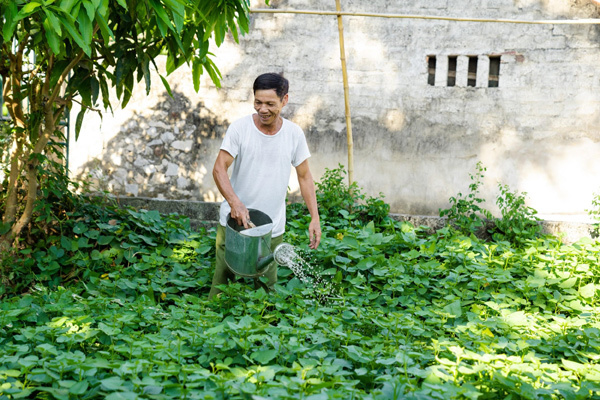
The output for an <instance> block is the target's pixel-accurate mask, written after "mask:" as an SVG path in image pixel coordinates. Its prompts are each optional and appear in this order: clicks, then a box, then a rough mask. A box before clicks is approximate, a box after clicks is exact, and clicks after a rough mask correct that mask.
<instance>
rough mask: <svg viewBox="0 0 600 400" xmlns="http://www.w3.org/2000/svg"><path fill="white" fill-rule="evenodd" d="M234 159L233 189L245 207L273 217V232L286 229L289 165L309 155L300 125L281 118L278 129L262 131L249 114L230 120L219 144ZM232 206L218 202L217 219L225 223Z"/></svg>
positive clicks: (298, 163)
mask: <svg viewBox="0 0 600 400" xmlns="http://www.w3.org/2000/svg"><path fill="white" fill-rule="evenodd" d="M221 150H225V151H226V152H228V153H229V154H231V156H232V157H233V158H234V159H235V160H234V162H233V165H232V173H231V177H230V181H231V185H232V186H233V190H234V192H235V193H236V194H237V196H238V197H239V198H240V200H241V201H242V203H244V205H245V206H246V207H247V208H254V209H257V210H260V211H262V212H264V213H265V214H267V215H268V216H269V217H270V218H271V219H272V220H273V230H272V233H271V234H272V236H273V237H277V236H280V235H283V232H284V231H285V197H286V194H287V188H288V183H289V179H290V172H291V169H292V166H294V167H297V166H298V165H300V164H302V162H303V161H304V160H306V159H307V158H308V157H310V152H309V150H308V145H307V143H306V137H305V136H304V132H303V131H302V128H300V127H299V126H298V125H296V124H295V123H293V122H291V121H289V120H287V119H285V118H283V124H282V126H281V129H280V130H279V131H278V132H277V133H276V134H274V135H265V134H264V133H262V132H261V131H259V130H258V128H257V127H256V125H255V124H254V120H253V117H252V115H248V116H246V117H243V118H240V119H238V120H237V121H235V122H233V123H232V124H231V125H230V126H229V128H228V129H227V132H226V133H225V138H224V139H223V143H222V144H221ZM230 211H231V207H230V206H229V203H227V201H226V200H225V201H223V203H221V209H220V215H219V222H220V224H221V225H223V226H225V225H226V223H227V215H228V214H229V213H230Z"/></svg>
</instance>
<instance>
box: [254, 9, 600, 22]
mask: <svg viewBox="0 0 600 400" xmlns="http://www.w3.org/2000/svg"><path fill="white" fill-rule="evenodd" d="M250 12H251V13H263V14H308V15H335V16H337V17H338V18H339V17H341V16H345V17H373V18H399V19H428V20H438V21H456V22H493V23H503V24H532V25H599V24H600V19H599V18H585V19H549V20H521V19H503V18H469V17H444V16H439V15H411V14H385V13H366V12H342V11H315V10H275V9H268V8H251V9H250Z"/></svg>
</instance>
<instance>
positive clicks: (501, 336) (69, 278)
mask: <svg viewBox="0 0 600 400" xmlns="http://www.w3.org/2000/svg"><path fill="white" fill-rule="evenodd" d="M341 175H342V173H341V172H340V171H339V170H333V171H330V172H329V174H326V176H325V177H324V180H323V181H322V182H321V184H320V185H319V196H320V198H321V199H325V198H330V199H332V200H333V197H332V196H333V195H334V193H341V195H340V197H343V198H344V199H345V200H344V202H343V204H338V203H334V202H333V201H331V202H329V203H325V204H322V206H323V214H324V218H323V239H322V243H321V246H320V247H319V248H318V249H317V250H315V251H310V250H308V246H307V242H308V240H307V227H308V224H309V222H310V217H309V216H308V215H307V214H306V213H305V212H303V211H302V206H300V205H294V206H292V207H290V212H289V215H288V217H289V219H288V230H287V232H286V236H285V240H286V241H288V242H290V243H292V244H294V245H296V247H297V248H298V249H299V251H300V252H301V253H302V254H303V256H304V257H305V259H306V260H307V261H308V262H309V263H310V265H312V266H313V267H314V269H316V270H317V271H318V274H319V275H320V276H324V277H327V278H328V279H327V280H328V281H330V282H335V285H334V286H331V285H330V286H329V287H330V288H331V287H333V290H332V292H331V293H330V294H329V295H328V296H322V295H319V293H316V292H318V291H319V288H316V289H315V288H313V287H312V286H311V285H306V284H304V283H302V282H301V281H299V280H298V279H297V278H296V277H295V276H294V275H293V274H292V272H291V271H290V270H289V269H287V268H283V267H282V268H280V270H279V284H278V286H277V290H276V291H275V292H274V293H268V294H267V293H265V292H264V291H262V290H259V291H254V290H253V289H252V285H251V283H250V282H246V281H239V282H237V283H235V284H232V285H229V286H228V287H226V288H225V292H224V293H223V295H222V296H221V297H219V298H216V299H214V300H213V301H208V299H207V293H208V290H209V286H210V285H209V281H210V279H211V277H212V269H211V264H212V262H213V256H214V253H213V245H214V233H213V231H212V230H209V231H206V230H204V229H199V230H197V231H194V230H191V229H189V226H188V222H187V221H186V220H185V219H183V218H179V217H177V216H174V215H171V216H165V215H159V214H158V213H155V212H152V211H141V210H140V211H135V210H132V209H118V208H115V207H113V206H111V204H110V203H107V201H106V200H102V199H96V200H94V201H91V202H90V201H86V200H85V199H84V198H79V197H74V196H73V197H69V199H70V200H69V201H72V206H70V207H68V208H67V209H66V210H65V212H64V213H58V214H57V215H58V216H59V217H60V218H61V220H60V224H58V225H57V226H55V227H54V231H53V232H54V233H52V234H51V235H49V236H48V237H47V238H45V239H43V240H42V237H43V236H42V235H40V236H39V243H35V242H32V245H31V246H30V248H29V249H26V250H23V251H21V256H18V257H16V258H15V259H13V260H12V261H11V263H13V264H14V265H15V266H16V267H15V268H14V271H15V274H18V275H19V276H14V277H12V282H14V283H16V282H18V281H19V280H21V279H22V280H23V281H27V282H29V283H30V285H29V286H27V287H23V286H18V285H17V286H13V288H14V289H15V290H16V289H19V290H20V294H18V295H16V294H14V293H11V294H8V293H5V294H4V296H3V298H2V302H1V303H0V398H3V399H8V398H34V397H39V398H55V399H100V398H106V399H184V398H188V399H262V398H271V399H299V398H304V399H329V398H330V399H335V398H338V399H344V400H345V399H404V398H408V399H465V398H466V399H498V398H509V399H561V398H566V399H586V398H590V397H594V396H595V397H598V396H600V367H599V366H598V360H599V359H600V321H599V314H598V311H597V308H598V305H599V301H598V294H597V289H598V288H599V283H598V278H597V277H598V274H599V272H600V270H599V269H600V267H599V263H600V243H598V242H596V241H592V240H590V239H582V240H580V241H579V242H577V243H574V244H570V245H567V244H564V243H562V242H561V240H560V239H559V238H556V237H549V236H542V235H541V234H539V233H538V234H536V236H532V237H526V238H522V240H521V239H519V240H497V241H496V240H494V239H493V238H491V239H489V238H488V239H489V240H488V241H485V240H482V239H478V238H477V237H476V236H475V235H472V234H471V233H468V234H464V233H463V232H461V231H460V230H456V229H455V227H452V226H451V225H449V226H447V227H445V228H443V229H440V230H438V231H436V232H431V231H429V230H427V229H426V228H423V227H414V226H412V225H410V224H408V223H403V222H398V221H395V220H393V219H391V218H389V217H384V218H380V219H379V220H378V221H376V222H374V221H372V220H371V221H370V220H369V218H367V217H366V215H368V212H367V213H355V212H353V211H352V210H355V209H356V207H358V206H360V204H361V202H360V201H358V202H357V201H355V200H356V199H354V198H353V197H352V196H355V195H356V194H354V195H352V194H350V195H349V197H345V196H347V195H346V194H345V193H348V191H349V188H348V187H346V186H345V185H344V184H343V182H342V180H338V179H337V178H338V177H340V176H341ZM354 193H357V192H354ZM68 196H71V195H68ZM505 196H506V194H505ZM518 197H519V195H516V198H514V201H517V202H518ZM363 200H364V199H363ZM63 201H64V199H63ZM511 201H513V200H511ZM66 203H68V201H67V202H66ZM362 204H363V206H364V207H367V205H366V201H363V202H362ZM371 204H373V206H372V209H371V212H372V213H375V214H376V213H378V212H379V211H382V210H385V209H386V207H385V206H382V204H384V203H383V202H381V203H377V202H374V201H371ZM375 204H379V205H380V206H381V207H379V208H378V207H377V206H375ZM334 207H336V208H334ZM350 207H352V208H350ZM519 207H520V206H518V207H517V208H519ZM336 212H337V214H336ZM527 212H528V211H527ZM37 215H38V216H41V215H44V214H43V209H40V210H39V213H38V214H37ZM515 217H518V218H521V217H523V218H525V217H526V216H515ZM53 218H54V217H53ZM525 219H528V218H525ZM504 232H506V231H504ZM511 232H513V233H514V234H515V239H518V238H519V233H520V232H523V231H522V230H520V231H517V230H514V229H513V230H512V231H511ZM28 260H34V261H28ZM17 267H18V268H17ZM320 294H322V293H320Z"/></svg>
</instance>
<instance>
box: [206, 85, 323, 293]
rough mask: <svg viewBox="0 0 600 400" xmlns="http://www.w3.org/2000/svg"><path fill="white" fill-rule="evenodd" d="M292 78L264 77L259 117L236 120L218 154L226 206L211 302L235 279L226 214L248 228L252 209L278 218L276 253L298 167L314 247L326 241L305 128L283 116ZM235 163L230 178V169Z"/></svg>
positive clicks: (257, 94)
mask: <svg viewBox="0 0 600 400" xmlns="http://www.w3.org/2000/svg"><path fill="white" fill-rule="evenodd" d="M288 88H289V83H288V80H287V79H285V78H284V77H283V76H281V75H279V74H274V73H267V74H262V75H260V76H259V77H258V78H256V80H255V81H254V86H253V90H254V109H255V110H256V113H255V114H252V115H248V116H246V117H243V118H240V119H238V120H237V121H235V122H233V123H232V124H231V125H230V127H229V129H228V130H227V133H226V134H225V138H224V139H223V143H222V144H221V148H220V150H219V154H218V155H217V160H216V161H215V166H214V168H213V178H214V179H215V183H216V184H217V187H218V189H219V191H220V192H221V194H222V195H223V197H224V198H225V200H224V201H223V203H221V209H220V215H219V226H218V227H217V240H216V252H217V254H216V266H215V273H214V276H213V281H212V287H211V289H210V294H209V298H212V297H213V296H215V295H217V294H218V293H220V292H221V291H220V290H219V289H218V288H217V285H221V284H225V283H227V282H228V281H229V280H231V279H232V278H233V276H234V275H233V273H232V272H231V271H230V270H229V269H228V268H227V264H226V263H225V224H226V223H227V215H228V214H229V213H231V218H233V219H234V220H236V221H237V223H238V224H240V225H243V226H244V228H248V227H249V225H248V223H249V213H248V208H254V209H257V210H260V211H262V212H264V213H265V214H267V215H268V216H269V217H270V218H271V219H272V220H273V230H272V237H271V250H273V249H274V248H275V247H276V246H277V245H278V244H280V243H281V242H282V239H283V232H284V230H285V211H286V210H285V198H286V194H287V187H288V182H289V177H290V172H291V167H292V166H294V168H295V169H296V173H297V175H298V183H299V184H300V193H301V194H302V197H303V199H304V202H305V203H306V206H307V207H308V211H309V212H310V216H311V222H310V225H309V229H308V230H309V240H310V244H309V246H310V248H311V249H316V248H317V246H318V245H319V242H320V241H321V223H320V220H319V211H318V208H317V197H316V195H315V185H314V181H313V178H312V175H311V173H310V168H309V166H308V158H309V157H310V152H309V150H308V145H307V144H306V138H305V136H304V132H303V131H302V129H301V128H300V127H299V126H298V125H296V124H294V123H293V122H291V121H289V120H287V119H285V118H282V117H281V115H280V114H281V110H282V109H283V107H285V105H286V104H287V102H288ZM232 164H233V171H232V174H231V179H230V178H229V176H228V174H227V170H228V169H229V167H230V166H231V165H232ZM264 276H265V277H266V278H267V288H269V289H270V288H272V287H273V285H275V283H276V282H277V264H276V263H272V264H271V265H270V266H269V268H268V269H267V271H266V273H265V275H264Z"/></svg>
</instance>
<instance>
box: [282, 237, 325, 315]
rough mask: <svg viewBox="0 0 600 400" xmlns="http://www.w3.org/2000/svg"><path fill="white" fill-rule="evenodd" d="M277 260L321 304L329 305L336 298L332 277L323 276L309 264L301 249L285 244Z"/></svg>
mask: <svg viewBox="0 0 600 400" xmlns="http://www.w3.org/2000/svg"><path fill="white" fill-rule="evenodd" d="M275 260H276V261H277V263H278V264H279V265H284V266H286V267H288V268H289V269H290V270H292V272H293V273H294V275H295V276H296V278H298V280H299V281H300V282H302V283H303V284H304V286H305V287H306V288H307V289H309V291H310V292H311V293H312V297H314V299H315V300H317V301H319V303H321V304H328V303H330V302H331V301H332V300H333V299H334V298H335V297H336V290H335V283H334V282H333V281H332V279H331V277H329V276H325V277H324V276H323V275H322V274H321V271H317V270H316V268H315V267H314V266H313V265H312V264H310V263H309V262H307V261H306V260H305V258H304V257H303V255H302V251H301V250H300V249H296V248H295V247H294V246H292V245H290V244H287V243H285V244H284V245H281V246H280V247H279V248H278V249H277V251H276V253H275Z"/></svg>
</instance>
